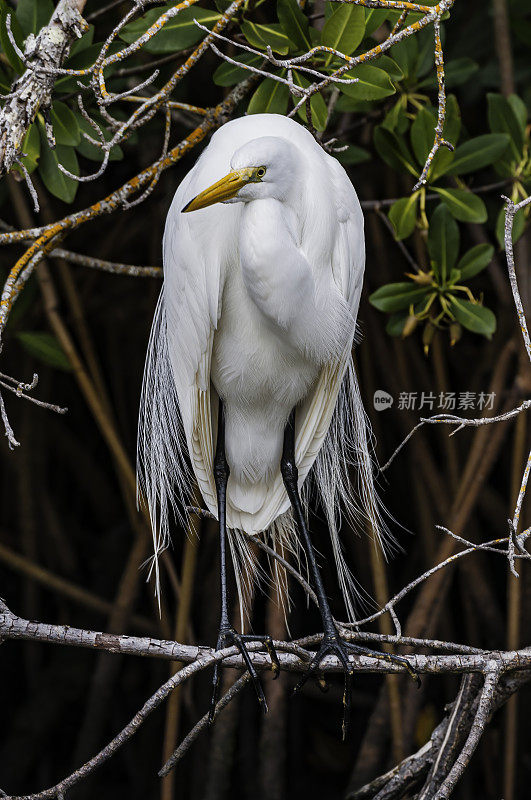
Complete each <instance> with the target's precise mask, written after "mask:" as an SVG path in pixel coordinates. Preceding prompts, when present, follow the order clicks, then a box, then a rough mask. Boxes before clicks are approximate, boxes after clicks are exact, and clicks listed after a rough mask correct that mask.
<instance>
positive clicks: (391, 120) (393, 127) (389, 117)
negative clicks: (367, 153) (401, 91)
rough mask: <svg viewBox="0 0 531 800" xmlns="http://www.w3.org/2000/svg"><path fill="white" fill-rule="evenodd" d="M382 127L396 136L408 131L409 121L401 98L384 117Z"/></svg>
mask: <svg viewBox="0 0 531 800" xmlns="http://www.w3.org/2000/svg"><path fill="white" fill-rule="evenodd" d="M382 126H383V127H384V128H388V130H390V131H394V132H395V133H396V134H401V133H405V132H406V131H407V130H408V129H409V120H408V118H407V115H406V109H405V107H404V103H403V102H402V98H401V97H400V99H398V100H397V101H396V103H395V104H394V105H393V106H392V108H391V109H390V110H389V111H388V112H387V114H386V115H385V117H384V121H383V122H382Z"/></svg>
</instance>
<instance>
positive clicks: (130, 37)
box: [120, 2, 220, 53]
mask: <svg viewBox="0 0 531 800" xmlns="http://www.w3.org/2000/svg"><path fill="white" fill-rule="evenodd" d="M173 6H175V3H173V2H171V3H166V5H164V6H162V7H160V8H154V9H152V10H151V11H148V12H147V14H144V15H143V16H141V17H139V19H135V20H133V22H130V23H129V24H128V25H126V26H125V28H124V29H123V30H122V31H121V32H120V38H121V39H123V40H124V42H127V43H128V44H130V43H131V42H134V41H136V40H137V39H138V38H139V36H141V35H142V34H143V33H145V32H146V31H147V29H148V28H149V27H151V25H153V23H154V22H155V21H156V20H157V19H158V18H159V17H160V16H161V14H163V13H164V12H165V11H168V10H169V9H170V8H172V7H173ZM219 18H220V15H219V14H217V13H216V12H215V11H210V10H207V9H206V8H201V7H200V6H196V5H194V6H191V7H190V8H184V9H183V10H182V11H179V13H178V14H177V16H175V17H172V19H170V20H169V21H168V22H167V23H166V25H164V27H163V28H161V29H160V30H159V31H157V33H156V34H155V36H153V37H152V38H151V39H150V40H149V42H147V43H146V44H145V45H144V48H143V49H144V50H145V51H147V52H148V53H175V52H177V51H179V50H184V49H185V48H187V47H191V46H192V45H193V44H195V43H196V42H198V41H199V39H202V38H203V36H204V35H205V34H204V31H202V30H201V28H198V27H197V25H196V24H195V23H194V19H196V20H197V21H198V22H200V23H201V25H205V27H207V28H209V29H210V28H212V27H213V26H214V25H215V24H216V22H217V21H218V20H219Z"/></svg>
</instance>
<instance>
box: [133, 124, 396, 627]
mask: <svg viewBox="0 0 531 800" xmlns="http://www.w3.org/2000/svg"><path fill="white" fill-rule="evenodd" d="M257 167H260V168H263V169H264V170H265V172H264V174H263V177H262V178H261V179H260V180H258V179H254V180H251V181H249V182H247V183H246V184H245V185H244V186H242V187H241V188H240V189H239V191H238V192H237V194H236V196H234V197H233V198H232V199H230V200H225V202H222V203H217V204H215V205H209V206H208V207H206V208H201V210H196V211H193V213H182V210H183V207H185V206H187V205H189V204H190V201H192V200H193V198H195V197H196V196H197V195H198V194H200V193H201V192H204V190H206V189H207V187H210V186H211V185H212V184H213V183H214V182H216V181H219V180H220V179H222V178H223V176H225V175H227V173H229V172H231V171H232V172H235V171H236V172H239V171H242V174H243V172H246V171H247V172H250V168H252V169H254V170H255V172H256V168H257ZM246 174H247V173H246ZM163 260H164V288H163V290H162V293H161V298H160V301H159V305H158V308H157V312H156V317H155V321H154V325H153V330H152V335H151V339H150V344H149V351H148V357H147V362H146V371H145V376H144V386H143V394H142V402H141V414H140V423H139V449H138V454H139V485H140V487H141V490H142V492H143V493H144V495H145V497H146V499H147V502H148V504H149V509H150V513H151V519H152V524H153V531H154V540H155V556H156V555H157V554H158V553H159V552H160V551H161V549H162V548H163V547H165V546H166V545H167V543H168V533H169V516H168V514H169V508H170V507H171V506H172V505H173V508H174V509H175V511H176V512H177V514H179V513H180V512H181V511H182V507H183V506H184V505H186V503H187V502H189V498H190V494H191V489H192V476H191V474H190V472H189V468H188V464H190V466H191V468H192V470H193V473H194V475H195V478H196V480H197V483H198V486H199V490H200V493H201V495H202V497H203V499H204V502H205V504H206V506H207V508H208V509H209V510H210V511H211V512H212V513H213V514H214V515H216V516H217V501H216V488H215V484H214V476H213V458H214V448H215V441H216V427H217V414H218V397H219V396H220V397H221V398H222V401H223V404H224V411H225V420H226V439H225V441H226V455H227V461H228V464H229V467H230V478H229V482H228V488H227V524H228V527H229V528H230V529H231V536H230V544H231V549H232V552H233V557H234V559H235V563H236V567H237V570H236V571H237V577H240V574H241V570H242V568H243V571H244V575H245V574H246V572H245V571H246V570H247V574H246V577H252V575H251V573H252V572H253V571H255V566H254V562H253V560H252V558H251V556H250V551H249V546H248V542H249V538H248V537H249V535H251V536H253V535H256V534H261V533H262V532H266V531H268V532H269V533H268V535H270V536H271V537H272V540H273V543H274V544H276V545H278V544H279V542H280V543H281V544H282V545H283V546H285V547H287V548H288V549H290V550H291V551H292V552H293V553H295V555H297V554H298V552H299V545H298V542H297V535H296V532H295V528H294V526H293V523H292V521H291V515H290V514H289V513H286V512H289V500H288V497H287V494H286V490H285V488H284V485H283V481H282V477H281V474H280V457H281V452H282V442H283V432H284V428H285V425H286V422H287V420H288V417H289V414H290V412H291V411H292V409H293V408H294V407H297V413H296V447H295V455H296V462H297V466H298V470H299V485H300V486H302V484H304V483H305V481H306V478H307V476H308V474H309V472H310V470H311V469H312V466H313V467H314V470H313V474H314V477H315V481H314V483H315V486H316V489H317V492H318V494H319V495H320V497H321V500H322V503H323V506H324V509H325V512H326V516H327V520H328V524H329V528H330V532H331V536H332V542H333V545H334V552H335V555H336V560H337V565H338V574H339V580H340V584H341V588H342V590H343V593H344V595H345V599H346V603H347V608H348V611H349V614H350V615H352V613H353V605H352V593H353V588H354V584H353V579H352V577H351V575H350V572H349V570H348V568H347V567H346V564H345V562H344V560H343V557H342V554H341V547H340V545H339V541H338V535H337V525H338V521H339V510H340V506H341V505H343V507H344V508H345V509H346V510H347V512H348V513H349V514H350V515H353V514H354V515H355V514H356V513H358V512H360V511H361V512H362V513H363V515H364V517H365V519H366V520H367V519H368V521H369V523H370V525H371V526H372V528H373V530H374V532H375V534H376V535H377V536H378V535H379V533H378V532H379V530H380V529H381V523H380V519H379V513H378V505H377V501H376V497H375V493H374V487H373V481H372V464H371V459H370V455H369V447H368V436H367V430H366V422H365V416H364V412H363V407H362V404H361V399H360V396H359V391H358V387H357V382H356V378H355V374H354V370H353V366H352V361H351V348H352V342H353V338H354V333H355V327H356V316H357V311H358V304H359V298H360V293H361V287H362V279H363V271H364V261H365V249H364V237H363V216H362V212H361V208H360V205H359V202H358V198H357V196H356V193H355V191H354V189H353V187H352V184H351V183H350V180H349V179H348V177H347V175H346V173H345V171H344V169H343V167H342V166H341V165H340V164H339V163H338V161H337V160H336V159H334V158H333V157H331V156H330V155H328V154H327V153H326V152H325V151H324V150H323V149H322V148H321V147H320V145H319V144H318V143H317V142H316V141H315V139H314V138H313V136H312V135H311V134H310V133H309V132H308V131H307V130H306V129H305V128H303V127H302V126H301V125H299V124H297V123H296V122H294V121H293V120H291V119H288V118H286V117H283V116H279V115H275V114H260V115H254V116H248V117H244V118H242V119H238V120H235V121H232V122H228V123H227V124H225V125H224V126H223V127H222V128H220V129H219V130H218V131H217V132H216V133H215V134H214V135H213V136H212V139H211V142H210V144H209V145H208V147H207V148H206V149H205V151H204V152H203V154H202V155H201V157H200V158H199V159H198V161H197V163H196V164H195V166H194V167H193V168H192V169H191V170H190V172H189V173H188V175H187V176H186V177H185V178H184V180H183V181H182V183H181V184H180V186H179V187H178V189H177V191H176V193H175V196H174V199H173V202H172V204H171V207H170V210H169V212H168V217H167V220H166V229H165V234H164V247H163ZM334 411H335V412H336V413H335V417H334V420H333V421H332V418H333V415H334ZM316 459H317V461H316ZM352 462H355V465H356V467H357V474H358V487H357V491H354V492H353V491H352V490H351V489H350V487H349V483H350V482H349V476H348V470H349V466H350V465H351V463H352ZM306 484H307V481H306ZM356 495H358V496H359V497H360V499H361V502H360V503H358V502H357V500H356ZM155 563H156V559H155ZM276 577H277V579H278V580H281V576H280V575H279V574H276ZM238 585H239V588H240V589H241V587H240V583H239V584H238ZM240 593H241V592H240Z"/></svg>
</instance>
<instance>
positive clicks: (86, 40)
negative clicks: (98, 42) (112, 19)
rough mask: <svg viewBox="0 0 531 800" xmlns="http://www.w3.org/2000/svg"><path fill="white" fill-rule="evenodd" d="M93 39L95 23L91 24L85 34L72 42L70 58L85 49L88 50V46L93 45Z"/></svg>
mask: <svg viewBox="0 0 531 800" xmlns="http://www.w3.org/2000/svg"><path fill="white" fill-rule="evenodd" d="M93 41H94V25H89V26H88V29H87V30H86V31H85V33H84V34H83V36H81V37H80V38H79V39H75V41H73V42H72V45H71V47H70V52H69V53H68V59H71V58H73V57H74V56H77V55H79V53H82V52H83V50H86V49H87V47H90V46H91V44H92V43H93ZM100 49H101V48H100Z"/></svg>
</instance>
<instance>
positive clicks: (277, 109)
mask: <svg viewBox="0 0 531 800" xmlns="http://www.w3.org/2000/svg"><path fill="white" fill-rule="evenodd" d="M288 101H289V89H288V87H287V86H286V84H285V83H279V82H278V81H275V80H273V78H266V79H265V80H263V81H262V83H261V84H260V86H259V87H258V89H257V90H256V91H255V93H254V94H253V96H252V97H251V100H250V102H249V105H248V107H247V113H248V114H285V113H286V111H287V109H288Z"/></svg>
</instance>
